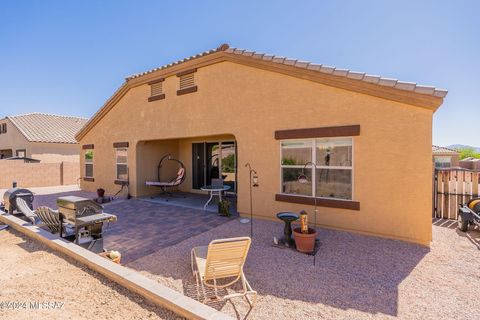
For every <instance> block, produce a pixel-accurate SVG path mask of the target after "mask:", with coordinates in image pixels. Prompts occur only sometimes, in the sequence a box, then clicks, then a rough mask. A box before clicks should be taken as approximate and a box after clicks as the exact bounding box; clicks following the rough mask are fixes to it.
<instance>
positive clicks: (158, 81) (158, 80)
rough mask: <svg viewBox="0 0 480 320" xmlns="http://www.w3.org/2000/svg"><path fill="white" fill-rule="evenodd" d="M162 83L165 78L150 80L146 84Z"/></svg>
mask: <svg viewBox="0 0 480 320" xmlns="http://www.w3.org/2000/svg"><path fill="white" fill-rule="evenodd" d="M163 81H165V78H159V79H156V80H152V81H150V82H148V84H149V85H152V84H155V83H160V82H163Z"/></svg>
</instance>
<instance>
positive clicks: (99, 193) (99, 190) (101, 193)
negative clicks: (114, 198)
mask: <svg viewBox="0 0 480 320" xmlns="http://www.w3.org/2000/svg"><path fill="white" fill-rule="evenodd" d="M97 196H98V197H99V198H103V197H104V196H105V189H102V188H100V189H97Z"/></svg>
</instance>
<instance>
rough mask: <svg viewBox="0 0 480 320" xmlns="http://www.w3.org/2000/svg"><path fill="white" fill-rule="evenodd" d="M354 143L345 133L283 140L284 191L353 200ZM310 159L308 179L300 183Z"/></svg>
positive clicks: (306, 171) (285, 192) (307, 170)
mask: <svg viewBox="0 0 480 320" xmlns="http://www.w3.org/2000/svg"><path fill="white" fill-rule="evenodd" d="M352 147H353V139H352V138H343V137H342V138H321V139H306V140H284V141H282V143H281V148H282V150H281V153H282V159H281V170H282V172H281V174H282V186H281V187H282V190H281V191H282V193H284V194H293V195H301V196H308V197H313V196H316V197H319V198H331V199H343V200H352V198H353V190H352V189H353V188H352V179H353V173H352V171H353V158H352V155H353V152H352ZM309 162H310V164H308V165H307V166H306V167H305V172H304V174H305V175H306V176H307V182H306V183H300V182H299V181H298V177H299V176H300V175H301V174H302V173H303V168H304V166H305V164H306V163H309ZM311 162H314V163H315V164H316V166H317V170H315V169H314V166H313V165H312V164H311ZM312 181H315V183H312Z"/></svg>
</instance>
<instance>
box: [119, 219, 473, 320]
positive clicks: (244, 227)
mask: <svg viewBox="0 0 480 320" xmlns="http://www.w3.org/2000/svg"><path fill="white" fill-rule="evenodd" d="M254 227H255V228H254V241H253V246H252V248H251V250H250V253H249V256H248V260H247V263H246V266H245V274H246V276H247V279H248V280H249V282H250V284H251V285H252V287H253V288H254V289H255V290H257V291H258V293H259V297H258V300H257V305H256V306H255V307H254V308H253V310H251V313H250V314H249V317H248V319H478V315H479V314H480V299H477V297H476V296H477V293H478V290H479V288H480V251H479V249H478V246H479V243H480V238H479V233H478V231H470V232H469V233H468V234H467V235H464V234H462V233H460V232H458V231H457V230H456V229H455V225H454V224H453V223H451V222H444V221H437V222H435V223H434V226H433V242H432V245H431V248H430V249H429V248H426V247H423V246H420V245H415V244H410V243H406V242H402V241H395V240H387V239H381V238H375V237H368V236H362V235H357V234H352V233H347V232H340V231H332V230H323V229H322V230H320V233H319V235H320V238H321V248H320V250H319V252H318V253H317V256H316V265H315V266H314V265H313V257H311V256H308V255H304V254H300V253H298V252H295V251H292V250H290V249H279V248H274V247H273V246H272V245H271V244H272V242H273V241H272V239H273V236H274V235H276V236H279V235H281V233H282V230H283V225H282V224H281V223H277V222H271V221H257V220H255V224H254ZM249 233H250V226H249V225H248V224H241V223H240V222H239V221H238V220H235V221H231V222H229V223H226V224H223V225H221V226H219V227H217V228H215V229H212V230H210V231H208V232H205V233H202V234H200V235H197V236H195V237H192V238H188V239H186V240H184V241H183V242H181V243H178V244H176V245H174V246H171V247H168V248H165V249H161V250H159V251H157V252H155V253H153V254H151V255H149V256H146V257H144V258H141V259H139V260H136V261H134V262H132V263H130V264H129V265H128V266H129V267H132V268H134V269H137V270H140V271H141V272H142V273H143V274H145V275H147V276H149V277H151V278H153V279H156V280H157V281H159V282H160V283H162V284H164V285H166V286H168V287H171V288H173V289H175V290H178V291H179V292H183V293H184V294H186V295H188V296H191V297H194V298H195V297H196V286H195V282H194V278H193V277H192V275H191V271H190V250H191V248H192V247H194V246H198V245H207V244H208V243H209V241H211V240H213V239H218V238H226V237H234V236H240V235H249ZM209 305H211V306H212V307H215V308H217V309H219V310H221V311H223V312H225V313H227V314H230V315H232V316H236V317H238V318H239V319H243V318H244V317H245V315H247V314H248V312H249V307H248V305H247V303H246V302H245V301H244V300H243V299H241V298H235V299H233V300H232V301H231V302H221V303H219V302H209Z"/></svg>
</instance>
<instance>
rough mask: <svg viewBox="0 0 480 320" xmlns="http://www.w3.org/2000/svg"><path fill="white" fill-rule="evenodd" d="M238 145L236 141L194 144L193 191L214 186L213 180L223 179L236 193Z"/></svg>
mask: <svg viewBox="0 0 480 320" xmlns="http://www.w3.org/2000/svg"><path fill="white" fill-rule="evenodd" d="M236 172H237V159H236V145H235V142H234V141H218V142H200V143H193V144H192V174H193V181H192V182H193V183H192V187H193V189H200V188H201V187H203V186H208V185H211V184H212V179H223V183H224V184H225V185H228V186H230V188H231V189H230V190H231V191H233V192H236V187H237V186H236V180H237V177H236Z"/></svg>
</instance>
